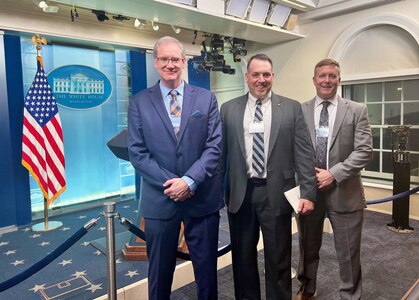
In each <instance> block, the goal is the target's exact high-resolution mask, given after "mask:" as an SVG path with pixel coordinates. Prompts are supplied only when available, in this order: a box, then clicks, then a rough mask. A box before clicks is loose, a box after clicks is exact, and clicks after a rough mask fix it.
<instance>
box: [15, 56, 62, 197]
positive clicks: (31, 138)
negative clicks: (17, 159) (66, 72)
mask: <svg viewBox="0 0 419 300" xmlns="http://www.w3.org/2000/svg"><path fill="white" fill-rule="evenodd" d="M37 65H38V68H37V71H36V75H35V78H34V79H33V81H32V85H31V87H30V88H29V91H28V93H27V95H26V98H25V103H24V110H23V137H22V164H23V166H24V167H25V168H26V169H28V170H29V172H30V173H31V174H32V176H33V178H34V179H35V180H36V181H37V182H38V184H39V187H40V188H41V190H42V193H43V195H44V197H45V199H46V200H47V202H48V205H50V204H51V203H52V202H53V201H54V200H55V199H57V197H58V196H59V195H60V194H61V193H62V192H64V191H65V189H66V180H65V160H64V143H63V131H62V127H61V119H60V115H59V114H58V107H57V103H56V102H55V97H54V95H53V93H52V91H51V87H50V85H49V84H48V81H47V77H46V76H45V72H44V68H43V64H42V58H41V57H40V56H38V57H37Z"/></svg>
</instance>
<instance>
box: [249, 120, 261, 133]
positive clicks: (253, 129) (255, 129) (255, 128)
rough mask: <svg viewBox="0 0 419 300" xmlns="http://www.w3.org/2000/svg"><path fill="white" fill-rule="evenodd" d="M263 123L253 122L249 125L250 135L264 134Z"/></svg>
mask: <svg viewBox="0 0 419 300" xmlns="http://www.w3.org/2000/svg"><path fill="white" fill-rule="evenodd" d="M263 131H264V128H263V122H253V123H250V125H249V133H263Z"/></svg>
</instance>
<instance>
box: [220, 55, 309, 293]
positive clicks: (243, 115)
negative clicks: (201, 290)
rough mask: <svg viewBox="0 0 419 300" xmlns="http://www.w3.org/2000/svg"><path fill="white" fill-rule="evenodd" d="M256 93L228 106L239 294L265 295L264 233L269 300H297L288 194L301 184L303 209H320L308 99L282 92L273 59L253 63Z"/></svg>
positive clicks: (249, 78)
mask: <svg viewBox="0 0 419 300" xmlns="http://www.w3.org/2000/svg"><path fill="white" fill-rule="evenodd" d="M245 78H246V82H247V84H248V87H249V93H248V94H246V95H244V96H241V97H238V98H235V99H233V100H230V101H228V102H226V103H224V104H223V105H222V106H221V116H222V120H223V159H222V163H221V168H222V173H223V174H227V187H226V193H225V194H226V195H225V201H226V204H227V207H228V218H229V224H230V237H231V245H232V258H233V275H234V287H235V296H236V299H260V298H261V293H260V283H259V273H258V263H257V244H258V240H259V231H260V230H262V235H263V244H264V257H265V283H266V286H265V288H266V298H267V299H284V300H285V299H291V214H292V211H293V210H292V207H291V206H290V205H289V203H288V202H287V200H286V199H285V196H284V192H285V191H287V190H289V189H291V188H293V187H295V185H296V181H295V175H296V174H297V176H298V181H299V184H300V188H301V200H300V204H299V211H300V213H301V214H306V213H309V212H310V211H311V210H312V209H313V202H312V201H314V199H315V194H316V184H315V171H314V153H313V149H312V146H311V142H310V137H309V135H308V130H307V126H306V124H305V122H304V117H303V113H302V111H301V106H300V103H298V102H296V101H294V100H291V99H288V98H285V97H282V96H279V95H276V94H274V93H273V92H272V91H271V89H272V83H273V80H274V72H273V68H272V61H271V59H270V58H269V57H268V56H266V55H264V54H257V55H254V56H253V57H251V58H250V59H249V61H248V64H247V73H246V74H245Z"/></svg>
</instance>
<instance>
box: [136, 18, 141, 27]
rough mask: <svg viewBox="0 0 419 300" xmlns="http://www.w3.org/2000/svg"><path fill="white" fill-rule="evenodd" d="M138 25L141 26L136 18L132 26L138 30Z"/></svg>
mask: <svg viewBox="0 0 419 300" xmlns="http://www.w3.org/2000/svg"><path fill="white" fill-rule="evenodd" d="M140 25H141V21H140V20H139V19H138V18H136V19H135V21H134V26H135V27H137V28H138V27H140Z"/></svg>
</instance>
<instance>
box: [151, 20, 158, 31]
mask: <svg viewBox="0 0 419 300" xmlns="http://www.w3.org/2000/svg"><path fill="white" fill-rule="evenodd" d="M151 26H152V27H153V30H154V31H157V30H159V28H160V27H159V25H158V24H156V23H154V21H151Z"/></svg>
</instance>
